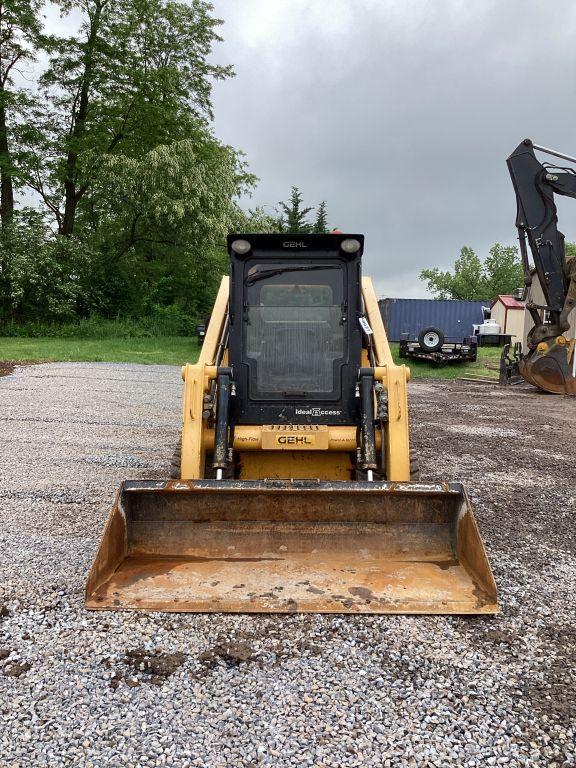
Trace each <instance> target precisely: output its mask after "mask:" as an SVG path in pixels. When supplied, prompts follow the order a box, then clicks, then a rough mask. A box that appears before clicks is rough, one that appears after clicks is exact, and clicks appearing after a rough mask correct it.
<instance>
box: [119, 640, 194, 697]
mask: <svg viewBox="0 0 576 768" xmlns="http://www.w3.org/2000/svg"><path fill="white" fill-rule="evenodd" d="M185 659H186V657H185V655H184V654H183V653H180V652H179V651H177V652H175V653H165V652H163V651H147V650H145V649H144V648H136V649H132V650H129V651H126V656H125V657H124V659H123V665H124V669H115V670H114V671H113V674H112V677H111V679H110V685H111V687H112V688H114V689H116V688H118V686H119V685H120V683H121V682H124V683H125V684H126V685H127V686H128V687H129V688H135V687H136V686H138V685H140V684H141V683H150V684H151V685H162V683H164V682H165V680H166V679H167V678H168V677H170V675H173V674H174V672H176V670H177V669H178V668H179V667H181V666H182V664H183V663H184V661H185ZM104 666H105V667H107V668H108V669H112V668H113V662H112V660H111V659H105V660H104Z"/></svg>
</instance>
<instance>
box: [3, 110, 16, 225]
mask: <svg viewBox="0 0 576 768" xmlns="http://www.w3.org/2000/svg"><path fill="white" fill-rule="evenodd" d="M11 161H12V156H11V154H10V148H9V146H8V131H7V128H6V108H5V107H4V106H1V107H0V162H1V163H2V165H1V168H0V219H1V221H2V226H3V227H5V226H6V225H7V224H9V223H10V221H11V220H12V215H13V213H14V186H13V183H12V173H11V171H10V165H11Z"/></svg>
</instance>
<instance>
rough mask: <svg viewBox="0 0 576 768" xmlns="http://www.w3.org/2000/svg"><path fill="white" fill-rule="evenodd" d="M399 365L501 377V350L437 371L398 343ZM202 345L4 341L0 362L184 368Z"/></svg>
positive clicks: (423, 372) (164, 340) (421, 373)
mask: <svg viewBox="0 0 576 768" xmlns="http://www.w3.org/2000/svg"><path fill="white" fill-rule="evenodd" d="M390 346H391V348H392V354H393V355H394V359H395V360H396V362H397V363H406V364H407V365H409V366H410V370H411V373H412V377H413V378H415V379H422V378H432V379H456V378H459V377H460V376H466V375H467V374H469V373H472V374H476V375H482V376H487V377H491V378H495V379H497V378H498V371H495V370H490V369H488V368H486V367H485V363H486V362H491V363H493V364H497V363H498V361H499V359H500V351H501V350H500V349H499V348H496V347H481V348H480V349H479V350H478V360H477V361H476V362H475V363H450V364H448V365H445V366H442V367H440V368H436V367H434V366H433V365H430V364H429V363H426V362H424V361H421V360H408V359H406V360H402V359H401V358H399V357H398V344H391V345H390ZM197 356H198V344H197V341H196V339H195V338H194V337H184V336H164V337H162V336H158V337H155V336H153V337H150V338H144V339H75V338H46V337H40V338H16V337H1V338H0V360H18V361H21V362H38V361H50V360H63V361H66V362H106V363H146V364H147V365H183V364H184V363H193V362H195V360H196V358H197Z"/></svg>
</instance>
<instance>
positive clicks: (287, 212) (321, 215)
mask: <svg viewBox="0 0 576 768" xmlns="http://www.w3.org/2000/svg"><path fill="white" fill-rule="evenodd" d="M278 205H279V206H280V210H279V215H278V218H277V219H276V220H275V222H274V223H275V224H276V226H277V227H278V231H280V232H290V233H292V234H298V233H302V234H309V233H310V232H317V233H320V234H322V233H325V232H327V231H328V225H327V219H328V215H327V211H326V202H325V201H322V202H321V203H320V205H319V206H318V208H317V209H316V218H315V220H314V221H313V222H310V220H309V218H308V217H309V215H310V214H311V213H312V212H313V211H314V207H313V206H309V207H304V198H303V196H302V193H301V192H300V190H299V189H298V187H292V190H291V193H290V200H289V201H288V202H280V203H278Z"/></svg>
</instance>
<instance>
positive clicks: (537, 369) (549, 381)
mask: <svg viewBox="0 0 576 768" xmlns="http://www.w3.org/2000/svg"><path fill="white" fill-rule="evenodd" d="M546 342H547V343H546ZM542 347H543V349H542V351H540V349H539V348H538V349H536V350H534V352H532V353H531V354H529V355H526V357H523V358H522V359H521V360H520V362H519V363H518V370H519V372H520V374H521V376H522V377H523V378H524V379H526V381H528V382H529V383H530V384H534V386H535V387H539V388H540V389H543V390H544V391H545V392H552V393H553V394H555V395H576V347H575V342H574V341H572V342H567V341H566V340H565V339H564V337H563V336H560V337H558V339H547V340H546V341H545V343H544V344H543V345H542Z"/></svg>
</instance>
